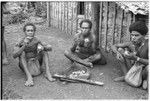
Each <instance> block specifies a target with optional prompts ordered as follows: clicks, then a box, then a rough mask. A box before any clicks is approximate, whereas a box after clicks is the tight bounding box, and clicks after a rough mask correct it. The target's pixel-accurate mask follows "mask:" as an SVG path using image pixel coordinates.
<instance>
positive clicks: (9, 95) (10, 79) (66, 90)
mask: <svg viewBox="0 0 150 101" xmlns="http://www.w3.org/2000/svg"><path fill="white" fill-rule="evenodd" d="M6 30H7V31H8V32H9V34H7V33H6V34H5V39H6V43H7V49H8V58H9V62H10V64H9V65H3V67H2V76H3V77H2V81H3V82H2V84H3V99H141V98H144V99H147V96H145V95H147V91H145V90H143V89H142V88H134V87H131V86H129V85H128V84H126V83H125V82H114V81H113V79H114V78H115V77H118V76H120V75H121V74H122V73H121V71H120V69H119V66H120V65H119V64H118V62H117V61H116V59H115V58H114V57H113V56H112V55H111V54H109V53H105V52H103V54H105V57H106V58H107V62H108V64H107V65H105V66H101V65H96V66H94V69H91V73H92V76H91V79H92V80H97V81H102V82H104V86H94V85H88V84H82V83H70V84H68V85H63V84H61V83H60V82H49V81H48V80H47V79H45V78H44V76H43V74H42V75H40V76H37V77H34V82H35V85H34V86H33V87H25V86H24V83H25V74H24V73H23V72H22V71H21V70H20V69H19V67H18V65H17V62H18V61H17V59H16V60H15V59H13V58H12V51H13V46H14V44H15V43H16V42H17V40H18V39H19V38H20V37H21V36H22V35H23V32H22V25H13V26H7V27H6ZM36 35H37V37H39V38H40V39H41V41H44V42H46V43H48V44H51V45H52V47H53V51H52V52H50V53H49V56H50V67H51V72H52V73H57V72H61V71H64V70H65V69H67V68H69V66H70V62H69V60H68V59H66V58H65V57H64V55H63V53H64V51H65V50H66V49H69V47H70V46H71V40H72V36H71V35H69V34H65V33H64V32H62V31H61V30H59V29H56V28H52V27H50V28H48V27H46V25H37V34H36ZM143 96H144V97H143Z"/></svg>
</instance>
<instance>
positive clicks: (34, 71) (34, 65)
mask: <svg viewBox="0 0 150 101" xmlns="http://www.w3.org/2000/svg"><path fill="white" fill-rule="evenodd" d="M28 69H29V72H30V73H31V75H33V76H36V75H39V74H40V73H41V70H40V64H39V61H38V59H37V58H30V59H29V60H28Z"/></svg>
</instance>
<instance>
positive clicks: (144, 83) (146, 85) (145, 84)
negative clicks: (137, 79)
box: [142, 80, 148, 89]
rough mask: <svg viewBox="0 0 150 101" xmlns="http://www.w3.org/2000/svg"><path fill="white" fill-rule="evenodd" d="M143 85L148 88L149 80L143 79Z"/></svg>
mask: <svg viewBox="0 0 150 101" xmlns="http://www.w3.org/2000/svg"><path fill="white" fill-rule="evenodd" d="M142 87H143V89H147V88H148V82H147V80H143V85H142Z"/></svg>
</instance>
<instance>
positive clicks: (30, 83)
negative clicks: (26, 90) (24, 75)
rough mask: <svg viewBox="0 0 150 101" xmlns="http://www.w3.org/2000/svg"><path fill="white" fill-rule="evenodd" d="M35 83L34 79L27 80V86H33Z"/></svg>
mask: <svg viewBox="0 0 150 101" xmlns="http://www.w3.org/2000/svg"><path fill="white" fill-rule="evenodd" d="M33 85H34V83H33V80H32V79H28V80H27V81H26V82H25V86H27V87H31V86H33Z"/></svg>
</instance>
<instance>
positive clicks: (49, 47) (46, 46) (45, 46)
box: [44, 45, 52, 51]
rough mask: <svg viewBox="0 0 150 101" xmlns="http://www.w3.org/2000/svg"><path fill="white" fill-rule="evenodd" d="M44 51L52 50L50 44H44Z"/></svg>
mask: <svg viewBox="0 0 150 101" xmlns="http://www.w3.org/2000/svg"><path fill="white" fill-rule="evenodd" d="M44 51H52V46H51V45H44Z"/></svg>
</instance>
